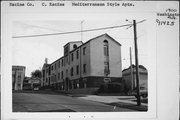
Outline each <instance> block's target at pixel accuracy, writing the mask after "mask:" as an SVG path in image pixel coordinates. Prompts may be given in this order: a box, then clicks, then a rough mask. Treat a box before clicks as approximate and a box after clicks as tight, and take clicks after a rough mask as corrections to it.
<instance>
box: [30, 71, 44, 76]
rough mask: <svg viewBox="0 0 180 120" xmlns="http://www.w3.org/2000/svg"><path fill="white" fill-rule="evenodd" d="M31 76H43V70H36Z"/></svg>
mask: <svg viewBox="0 0 180 120" xmlns="http://www.w3.org/2000/svg"><path fill="white" fill-rule="evenodd" d="M31 77H38V78H41V77H42V74H41V71H40V70H35V71H33V72H31Z"/></svg>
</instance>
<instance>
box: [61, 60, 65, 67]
mask: <svg viewBox="0 0 180 120" xmlns="http://www.w3.org/2000/svg"><path fill="white" fill-rule="evenodd" d="M63 64H64V60H63V59H62V62H61V66H62V67H63Z"/></svg>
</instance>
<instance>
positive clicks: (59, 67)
mask: <svg viewBox="0 0 180 120" xmlns="http://www.w3.org/2000/svg"><path fill="white" fill-rule="evenodd" d="M58 67H59V68H60V60H59V62H58Z"/></svg>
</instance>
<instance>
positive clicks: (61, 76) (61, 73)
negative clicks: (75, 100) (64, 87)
mask: <svg viewBox="0 0 180 120" xmlns="http://www.w3.org/2000/svg"><path fill="white" fill-rule="evenodd" d="M63 77H64V76H63V71H62V72H61V79H63Z"/></svg>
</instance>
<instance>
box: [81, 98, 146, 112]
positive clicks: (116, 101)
mask: <svg viewBox="0 0 180 120" xmlns="http://www.w3.org/2000/svg"><path fill="white" fill-rule="evenodd" d="M78 98H79V99H84V100H91V101H96V102H101V103H104V104H108V105H112V106H114V107H116V106H118V107H122V108H129V109H133V110H138V111H147V109H148V105H147V104H146V103H141V106H137V103H136V102H134V101H132V100H135V97H134V96H97V95H87V96H85V97H78Z"/></svg>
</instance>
